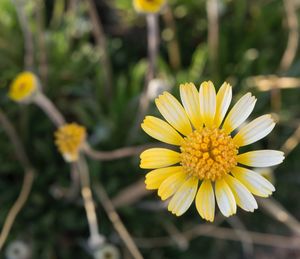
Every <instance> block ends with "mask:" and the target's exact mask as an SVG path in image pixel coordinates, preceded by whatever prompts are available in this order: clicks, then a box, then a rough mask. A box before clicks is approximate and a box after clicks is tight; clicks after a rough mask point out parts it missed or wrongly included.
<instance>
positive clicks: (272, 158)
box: [237, 149, 284, 167]
mask: <svg viewBox="0 0 300 259" xmlns="http://www.w3.org/2000/svg"><path fill="white" fill-rule="evenodd" d="M283 159H284V153H283V152H281V151H277V150H268V149H265V150H255V151H250V152H246V153H243V154H240V155H238V156H237V161H238V162H239V163H241V164H243V165H248V166H253V167H267V166H273V165H278V164H280V163H281V162H282V161H283Z"/></svg>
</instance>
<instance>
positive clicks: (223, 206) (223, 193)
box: [215, 179, 236, 217]
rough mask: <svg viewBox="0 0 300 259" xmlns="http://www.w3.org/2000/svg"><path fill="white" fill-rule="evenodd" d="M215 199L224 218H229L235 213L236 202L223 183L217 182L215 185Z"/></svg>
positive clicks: (221, 181)
mask: <svg viewBox="0 0 300 259" xmlns="http://www.w3.org/2000/svg"><path fill="white" fill-rule="evenodd" d="M215 192H216V199H217V203H218V206H219V209H220V211H221V213H222V214H223V215H224V216H225V217H229V216H231V215H233V214H235V213H236V202H235V199H234V196H233V193H232V191H231V189H230V187H229V186H228V184H227V183H226V182H225V181H224V179H221V180H217V181H216V185H215Z"/></svg>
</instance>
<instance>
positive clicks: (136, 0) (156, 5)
mask: <svg viewBox="0 0 300 259" xmlns="http://www.w3.org/2000/svg"><path fill="white" fill-rule="evenodd" d="M165 2H166V0H133V6H134V8H135V10H136V11H137V12H142V13H157V12H159V11H160V10H161V8H162V6H163V5H164V4H165Z"/></svg>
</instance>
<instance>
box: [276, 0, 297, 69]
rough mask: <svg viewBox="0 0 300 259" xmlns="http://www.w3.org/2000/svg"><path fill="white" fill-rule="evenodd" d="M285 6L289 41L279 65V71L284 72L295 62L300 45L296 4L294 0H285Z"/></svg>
mask: <svg viewBox="0 0 300 259" xmlns="http://www.w3.org/2000/svg"><path fill="white" fill-rule="evenodd" d="M283 6H284V10H285V14H286V19H287V25H288V29H289V35H288V41H287V45H286V49H285V51H284V53H283V56H282V59H281V61H280V65H279V71H280V72H284V71H286V70H288V68H289V67H290V66H291V64H292V63H293V61H294V59H295V57H296V53H297V49H298V45H299V24H298V17H297V12H296V4H295V1H294V0H283Z"/></svg>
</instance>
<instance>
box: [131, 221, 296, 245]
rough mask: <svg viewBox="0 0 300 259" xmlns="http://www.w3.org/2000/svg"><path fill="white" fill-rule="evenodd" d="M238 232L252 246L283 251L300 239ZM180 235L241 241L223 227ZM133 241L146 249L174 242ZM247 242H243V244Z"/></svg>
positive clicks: (207, 226)
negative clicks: (262, 246) (249, 238)
mask: <svg viewBox="0 0 300 259" xmlns="http://www.w3.org/2000/svg"><path fill="white" fill-rule="evenodd" d="M239 232H240V234H243V235H245V234H246V235H249V236H250V237H251V240H252V241H253V244H258V245H265V246H272V247H277V248H285V249H299V247H300V239H299V238H297V237H287V236H281V235H273V234H264V233H258V232H253V231H245V230H239ZM246 232H247V233H246ZM182 235H184V236H185V238H186V239H187V240H189V241H191V240H193V239H195V238H198V237H200V236H205V237H212V238H218V239H224V240H231V241H238V242H240V241H241V239H240V237H239V235H237V233H236V231H235V230H232V229H229V228H224V227H216V226H214V225H211V224H203V225H198V226H194V227H193V228H191V229H190V230H186V231H184V232H182ZM134 240H135V242H136V243H137V245H138V246H139V247H142V248H148V249H150V248H154V247H165V246H173V245H174V241H173V240H172V239H171V238H170V237H169V236H164V237H155V238H135V239H134ZM247 240H248V239H247ZM248 241H249V240H248ZM248 241H246V240H245V242H248Z"/></svg>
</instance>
